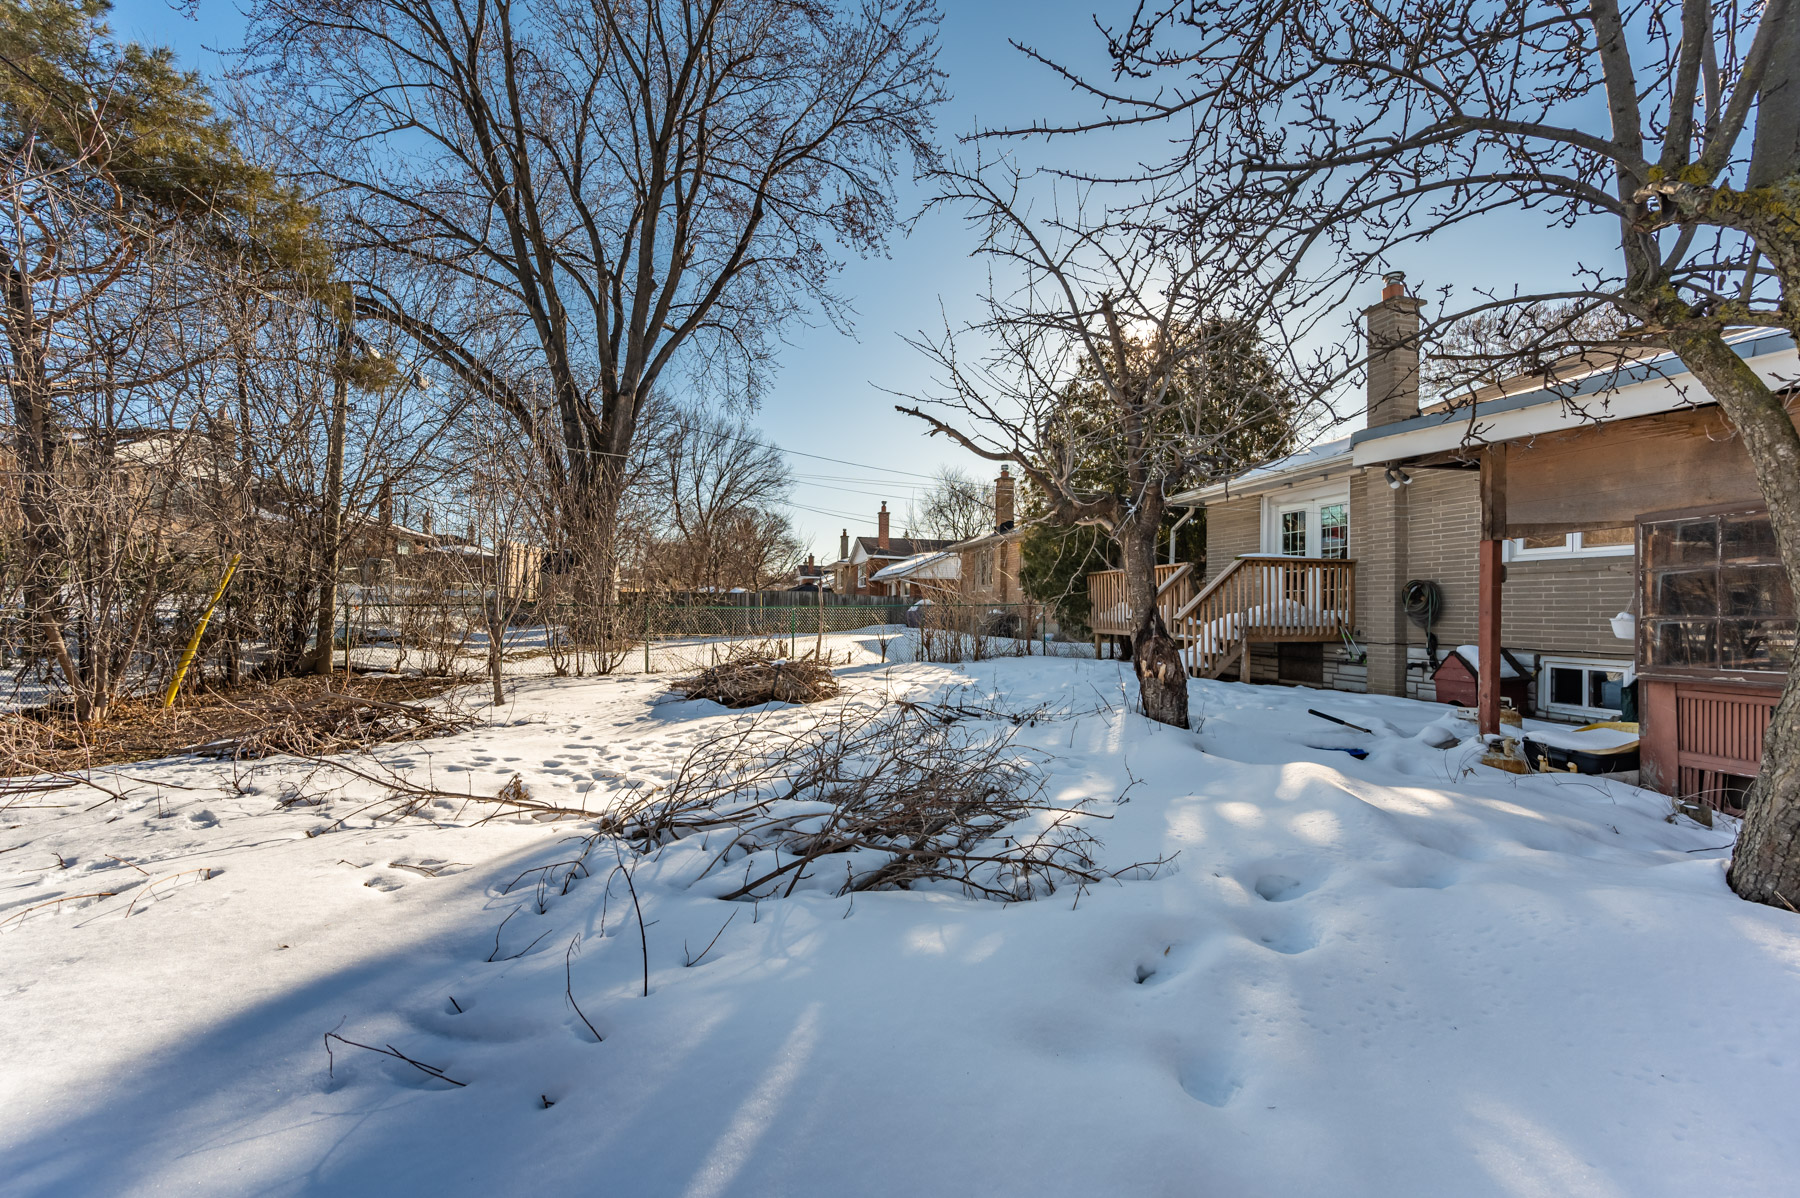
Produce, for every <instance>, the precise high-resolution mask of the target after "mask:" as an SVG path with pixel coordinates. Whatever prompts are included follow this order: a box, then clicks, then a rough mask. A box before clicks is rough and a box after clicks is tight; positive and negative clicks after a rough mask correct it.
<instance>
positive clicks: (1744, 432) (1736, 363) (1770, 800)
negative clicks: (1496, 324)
mask: <svg viewBox="0 0 1800 1198" xmlns="http://www.w3.org/2000/svg"><path fill="white" fill-rule="evenodd" d="M1674 348H1675V350H1676V352H1677V353H1678V354H1679V355H1680V357H1681V360H1682V362H1683V364H1685V365H1686V366H1687V367H1688V369H1690V370H1692V371H1693V372H1694V377H1695V378H1697V379H1699V380H1700V382H1701V384H1702V385H1703V386H1705V388H1706V390H1707V393H1708V394H1710V395H1711V396H1712V397H1713V398H1714V399H1715V400H1717V401H1718V403H1719V406H1720V407H1721V408H1723V409H1724V411H1725V414H1726V416H1728V417H1729V418H1730V420H1731V423H1732V426H1733V427H1734V428H1736V429H1737V433H1738V437H1739V439H1740V440H1741V441H1742V442H1743V444H1744V452H1745V453H1746V454H1748V455H1749V457H1750V464H1751V466H1752V467H1753V468H1754V469H1755V471H1756V481H1757V484H1758V485H1759V486H1760V487H1761V489H1762V493H1763V499H1764V500H1765V501H1766V502H1767V503H1768V506H1769V523H1770V524H1771V525H1772V526H1773V527H1774V532H1775V540H1776V543H1777V544H1778V545H1779V546H1780V549H1781V562H1782V565H1783V566H1785V567H1786V569H1787V576H1788V586H1789V588H1790V589H1791V590H1792V591H1793V593H1794V594H1795V595H1796V596H1800V432H1796V430H1795V428H1794V422H1793V420H1792V418H1791V417H1789V415H1788V413H1787V408H1786V405H1785V403H1784V402H1783V398H1782V396H1780V395H1778V394H1776V393H1775V392H1773V391H1771V390H1770V389H1769V387H1768V386H1767V385H1766V384H1764V383H1763V381H1762V380H1761V379H1759V378H1758V377H1757V376H1756V374H1755V372H1754V371H1752V370H1751V369H1750V367H1749V365H1748V364H1747V363H1746V362H1745V361H1744V360H1743V359H1742V358H1740V357H1738V356H1737V354H1735V353H1733V352H1732V350H1731V348H1730V347H1729V346H1727V345H1726V344H1725V343H1724V341H1723V340H1722V339H1721V338H1719V337H1718V336H1716V335H1696V336H1691V337H1677V338H1676V339H1675V340H1674ZM1728 876H1729V878H1730V881H1731V888H1732V889H1733V890H1735V891H1737V892H1738V894H1739V895H1741V896H1742V897H1744V898H1747V899H1750V900H1752V901H1754V902H1759V903H1769V904H1771V905H1773V906H1778V907H1786V908H1788V909H1790V910H1792V909H1800V657H1797V658H1796V659H1795V660H1794V662H1792V663H1791V664H1790V665H1789V668H1788V679H1787V687H1786V689H1784V690H1783V691H1782V693H1781V701H1780V702H1779V703H1777V704H1776V705H1775V711H1774V713H1773V715H1772V718H1771V719H1770V720H1769V731H1768V734H1767V735H1766V736H1764V738H1763V759H1762V769H1761V771H1760V772H1759V773H1758V775H1757V779H1756V784H1755V786H1754V787H1753V788H1752V791H1751V795H1750V798H1749V800H1748V803H1747V806H1746V808H1745V812H1744V826H1743V830H1742V831H1741V832H1740V834H1739V836H1738V843H1737V851H1736V852H1735V853H1734V854H1733V856H1732V861H1731V872H1730V874H1729V875H1728Z"/></svg>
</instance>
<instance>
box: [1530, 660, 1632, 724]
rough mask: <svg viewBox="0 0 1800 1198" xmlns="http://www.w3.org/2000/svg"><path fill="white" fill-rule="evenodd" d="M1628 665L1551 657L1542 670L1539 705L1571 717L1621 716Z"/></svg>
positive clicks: (1601, 717)
mask: <svg viewBox="0 0 1800 1198" xmlns="http://www.w3.org/2000/svg"><path fill="white" fill-rule="evenodd" d="M1624 701H1625V667H1624V666H1623V665H1621V664H1619V663H1618V662H1601V661H1572V660H1568V659H1557V658H1550V659H1547V660H1546V661H1545V662H1544V663H1543V665H1542V666H1541V667H1540V668H1539V670H1538V708H1539V710H1541V711H1543V712H1545V713H1546V714H1549V715H1555V716H1565V717H1568V718H1570V719H1588V720H1605V719H1616V718H1618V715H1619V712H1620V711H1621V710H1622V708H1623V704H1624Z"/></svg>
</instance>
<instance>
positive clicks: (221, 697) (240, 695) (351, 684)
mask: <svg viewBox="0 0 1800 1198" xmlns="http://www.w3.org/2000/svg"><path fill="white" fill-rule="evenodd" d="M454 685H455V683H453V682H450V681H447V680H443V679H424V678H363V677H360V676H352V677H350V678H348V679H346V678H344V677H343V676H342V675H338V676H334V677H328V678H286V679H282V680H280V681H278V682H274V683H267V684H255V685H250V686H244V687H239V688H237V689H234V690H229V691H225V690H221V691H209V692H205V693H203V694H199V695H195V696H191V697H183V699H182V700H181V702H180V703H179V704H178V705H177V706H176V707H175V708H174V709H173V710H170V711H165V710H163V708H162V705H161V704H160V703H159V702H157V701H155V700H132V701H127V702H121V703H117V704H115V705H114V706H113V710H112V712H111V714H110V715H109V716H108V718H107V719H106V720H105V722H103V723H99V724H86V725H84V724H80V723H77V722H76V721H75V720H74V719H73V718H71V716H70V715H69V713H68V712H66V711H62V710H58V709H52V708H39V709H37V710H33V711H26V712H19V713H14V714H9V715H4V716H0V777H14V776H19V775H28V774H40V773H72V772H78V771H83V770H87V769H91V768H93V767H95V766H102V765H118V764H122V763H125V762H129V761H146V760H152V759H155V758H160V757H172V756H176V755H178V754H182V753H199V752H206V753H208V754H211V755H216V756H236V755H242V756H246V757H249V756H257V755H259V754H262V753H268V752H300V751H305V752H342V751H344V750H345V749H350V748H359V747H367V746H368V745H371V744H380V743H385V742H387V741H391V740H409V739H417V738H418V737H421V736H436V735H440V734H442V733H444V732H449V731H455V730H456V729H457V728H458V727H461V726H464V724H463V723H462V717H460V716H458V715H456V713H454V712H450V711H445V710H442V709H439V708H436V707H424V706H420V705H419V704H418V702H417V701H418V700H420V699H424V698H428V697H431V696H434V695H438V694H441V693H443V692H444V691H446V690H448V689H450V688H451V687H452V686H454ZM299 746H307V747H306V748H304V749H302V748H300V747H299Z"/></svg>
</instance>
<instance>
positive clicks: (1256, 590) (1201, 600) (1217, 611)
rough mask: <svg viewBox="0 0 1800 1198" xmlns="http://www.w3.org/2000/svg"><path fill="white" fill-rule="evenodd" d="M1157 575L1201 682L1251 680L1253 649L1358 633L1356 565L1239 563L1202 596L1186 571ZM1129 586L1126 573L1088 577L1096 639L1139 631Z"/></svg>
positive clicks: (1167, 613)
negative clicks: (1232, 675) (1231, 677)
mask: <svg viewBox="0 0 1800 1198" xmlns="http://www.w3.org/2000/svg"><path fill="white" fill-rule="evenodd" d="M1165 569H1166V570H1168V571H1169V573H1168V574H1167V575H1163V573H1162V572H1163V571H1164V570H1165ZM1157 571H1158V574H1159V577H1158V580H1157V581H1158V596H1157V606H1158V607H1159V608H1162V609H1163V620H1164V622H1165V623H1167V624H1168V626H1169V631H1170V632H1171V633H1172V634H1174V636H1175V638H1176V639H1177V640H1178V641H1180V642H1181V655H1182V660H1183V662H1184V663H1185V664H1186V665H1187V669H1188V673H1189V674H1191V675H1193V676H1194V677H1197V678H1218V677H1220V676H1221V675H1223V674H1224V673H1225V671H1226V670H1228V669H1230V668H1231V667H1232V666H1234V665H1235V666H1237V667H1238V671H1239V677H1241V678H1245V679H1248V676H1249V670H1250V646H1251V645H1253V644H1259V643H1271V642H1273V643H1281V642H1334V641H1337V640H1339V639H1341V638H1343V637H1345V636H1346V635H1348V633H1349V630H1350V629H1352V628H1354V627H1355V626H1356V563H1355V562H1354V561H1350V560H1347V559H1339V558H1310V557H1276V556H1273V555H1269V556H1260V555H1256V556H1248V557H1240V558H1236V559H1234V560H1233V561H1232V562H1231V564H1230V565H1228V566H1226V567H1225V569H1223V570H1221V571H1220V572H1219V573H1218V575H1217V576H1215V577H1214V578H1213V579H1212V580H1211V581H1210V582H1208V583H1207V584H1206V585H1205V586H1204V587H1202V588H1200V589H1199V590H1198V591H1195V590H1194V588H1193V583H1192V575H1191V572H1185V569H1184V567H1182V566H1176V567H1161V566H1159V567H1157ZM1177 571H1184V572H1182V573H1179V574H1177V573H1176V572H1177ZM1124 584H1125V578H1124V572H1123V571H1121V570H1109V571H1103V572H1100V573H1096V574H1090V575H1088V594H1089V597H1090V599H1091V601H1092V604H1093V611H1094V613H1095V618H1094V620H1093V628H1094V631H1095V633H1096V635H1111V636H1125V635H1130V633H1131V632H1132V631H1133V630H1134V629H1133V628H1132V627H1131V625H1132V623H1133V622H1132V621H1131V620H1130V618H1129V617H1130V607H1129V604H1128V603H1127V602H1126V600H1125V585H1124ZM1184 592H1185V594H1184ZM1103 605H1104V606H1103Z"/></svg>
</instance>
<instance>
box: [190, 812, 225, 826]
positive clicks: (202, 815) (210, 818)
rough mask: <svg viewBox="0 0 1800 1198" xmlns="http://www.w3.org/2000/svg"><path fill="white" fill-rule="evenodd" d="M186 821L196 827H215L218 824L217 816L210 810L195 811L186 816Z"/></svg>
mask: <svg viewBox="0 0 1800 1198" xmlns="http://www.w3.org/2000/svg"><path fill="white" fill-rule="evenodd" d="M188 823H190V824H192V825H194V827H196V828H216V827H218V826H219V817H218V816H216V815H214V814H213V813H212V812H210V811H205V810H202V811H196V812H194V813H193V814H191V815H189V816H188Z"/></svg>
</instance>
